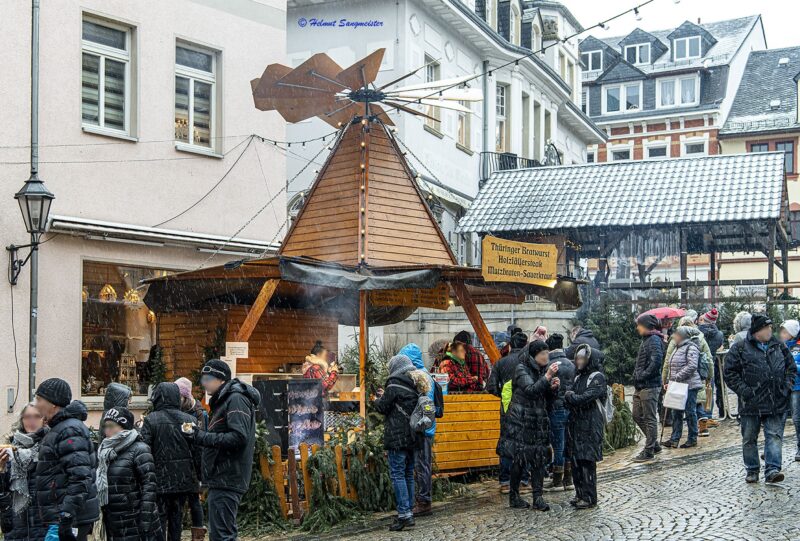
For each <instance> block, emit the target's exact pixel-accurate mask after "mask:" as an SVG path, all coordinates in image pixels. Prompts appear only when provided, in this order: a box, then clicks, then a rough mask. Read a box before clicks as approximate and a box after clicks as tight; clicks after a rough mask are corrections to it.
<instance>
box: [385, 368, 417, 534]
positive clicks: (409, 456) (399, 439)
mask: <svg viewBox="0 0 800 541" xmlns="http://www.w3.org/2000/svg"><path fill="white" fill-rule="evenodd" d="M430 390H431V378H430V377H429V376H428V374H426V373H425V372H424V371H422V370H418V369H417V368H415V367H414V364H413V363H412V362H411V359H409V358H408V357H406V356H405V355H395V356H394V357H392V358H391V359H389V377H388V378H387V379H386V385H385V391H384V390H379V391H378V392H377V395H378V398H377V399H376V400H375V402H373V406H374V407H375V410H376V411H377V412H378V413H381V414H383V415H385V416H386V422H385V423H384V428H383V446H384V448H385V449H386V450H387V451H388V454H389V475H390V477H391V478H392V486H393V487H394V499H395V501H396V502H397V517H396V518H395V519H394V522H393V523H392V525H391V526H389V530H391V531H400V530H402V529H403V528H405V527H407V526H413V525H414V515H413V510H412V507H413V503H414V494H415V493H414V461H415V452H416V450H417V449H418V448H419V446H420V445H421V444H422V443H423V440H422V437H417V434H416V433H415V432H414V431H413V430H412V429H411V423H410V418H411V414H412V413H413V412H414V408H416V406H417V399H418V398H419V397H420V395H423V394H427V393H428V392H429V391H430Z"/></svg>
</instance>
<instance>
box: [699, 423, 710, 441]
mask: <svg viewBox="0 0 800 541" xmlns="http://www.w3.org/2000/svg"><path fill="white" fill-rule="evenodd" d="M697 430H698V435H699V436H700V437H701V438H707V437H708V435H709V432H708V419H700V420H699V421H697Z"/></svg>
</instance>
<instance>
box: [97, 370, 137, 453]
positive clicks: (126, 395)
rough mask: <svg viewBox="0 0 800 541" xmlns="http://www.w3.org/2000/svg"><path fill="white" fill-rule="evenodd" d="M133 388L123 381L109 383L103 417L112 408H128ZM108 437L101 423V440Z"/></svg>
mask: <svg viewBox="0 0 800 541" xmlns="http://www.w3.org/2000/svg"><path fill="white" fill-rule="evenodd" d="M131 394H132V392H131V388H130V387H128V386H127V385H123V384H122V383H116V382H114V383H109V384H108V387H106V395H105V396H104V397H103V416H102V417H101V419H103V418H104V417H105V416H106V412H107V411H108V410H110V409H111V408H127V407H128V404H129V403H130V401H131ZM105 437H106V431H105V428H104V427H103V426H102V424H101V425H100V440H101V441H102V440H103V438H105Z"/></svg>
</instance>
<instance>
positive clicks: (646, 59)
mask: <svg viewBox="0 0 800 541" xmlns="http://www.w3.org/2000/svg"><path fill="white" fill-rule="evenodd" d="M625 60H627V61H628V62H630V63H631V64H649V63H650V44H649V43H640V44H639V45H626V46H625Z"/></svg>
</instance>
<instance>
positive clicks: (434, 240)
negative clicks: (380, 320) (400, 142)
mask: <svg viewBox="0 0 800 541" xmlns="http://www.w3.org/2000/svg"><path fill="white" fill-rule="evenodd" d="M280 255H286V256H302V257H308V258H314V259H319V260H322V261H329V262H335V263H340V264H343V265H354V266H355V265H362V264H363V265H367V266H370V267H388V266H398V265H453V266H456V265H458V263H457V261H456V258H455V256H454V255H453V252H452V251H451V250H450V246H449V244H448V243H447V241H446V239H445V237H444V235H443V234H442V231H441V229H439V225H438V224H437V222H436V219H435V218H434V216H433V214H431V211H430V209H429V208H428V205H427V204H426V202H425V198H424V196H423V195H422V193H421V192H420V190H419V188H418V187H417V184H416V182H415V180H414V175H413V173H412V172H411V169H410V168H409V166H408V163H407V162H406V160H405V158H404V157H403V154H402V152H400V150H399V148H398V146H397V143H396V142H395V140H394V138H393V136H392V135H391V134H390V133H389V131H388V130H387V128H386V126H385V125H384V123H383V122H382V121H381V120H380V119H379V118H376V117H371V118H370V119H361V118H358V117H357V118H356V119H354V120H353V122H351V123H349V124H348V125H346V126H345V127H343V128H342V132H341V133H340V135H339V138H338V140H337V142H336V143H335V146H334V148H333V150H332V152H331V154H330V156H329V157H328V160H327V162H326V163H325V165H324V167H323V168H322V170H321V171H320V173H319V175H318V176H317V179H316V181H315V182H314V185H313V186H312V188H311V190H310V192H309V194H308V196H307V199H306V203H305V205H304V206H303V209H302V210H301V211H300V214H299V215H298V217H297V219H296V220H295V222H294V224H293V225H292V228H291V229H290V230H289V233H288V234H287V236H286V239H285V240H284V242H283V245H282V247H281V250H280Z"/></svg>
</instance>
